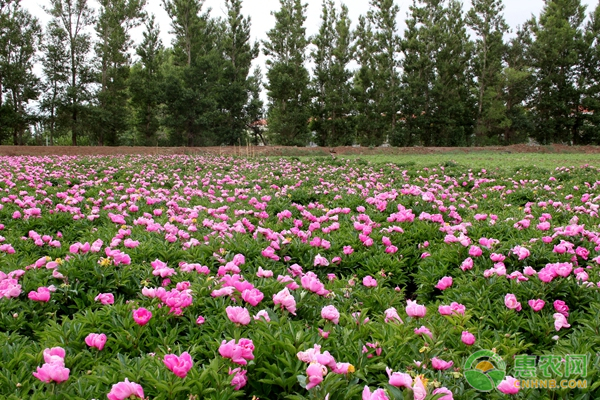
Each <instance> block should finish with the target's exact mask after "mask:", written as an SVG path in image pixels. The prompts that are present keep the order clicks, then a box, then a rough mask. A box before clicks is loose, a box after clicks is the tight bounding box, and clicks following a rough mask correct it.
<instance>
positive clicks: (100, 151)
mask: <svg viewBox="0 0 600 400" xmlns="http://www.w3.org/2000/svg"><path fill="white" fill-rule="evenodd" d="M480 152H497V153H543V154H544V153H545V154H548V153H555V154H561V153H565V154H566V153H583V154H598V153H600V147H599V146H565V145H560V144H555V145H550V146H529V145H523V144H519V145H512V146H490V147H373V148H371V147H286V146H250V147H237V146H228V147H225V146H222V147H107V146H105V147H91V146H75V147H73V146H48V147H46V146H0V155H1V156H44V155H119V154H142V155H144V154H148V155H152V154H163V155H168V154H201V155H216V156H218V155H222V156H241V157H255V156H288V157H291V156H295V157H301V156H328V155H330V154H334V155H356V156H361V155H396V154H398V155H402V154H444V153H465V154H467V153H480Z"/></svg>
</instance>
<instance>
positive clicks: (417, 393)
mask: <svg viewBox="0 0 600 400" xmlns="http://www.w3.org/2000/svg"><path fill="white" fill-rule="evenodd" d="M422 378H423V375H417V377H416V378H415V380H414V382H413V387H412V390H413V395H414V396H413V398H414V400H424V399H425V397H427V389H425V385H424V384H423V380H422Z"/></svg>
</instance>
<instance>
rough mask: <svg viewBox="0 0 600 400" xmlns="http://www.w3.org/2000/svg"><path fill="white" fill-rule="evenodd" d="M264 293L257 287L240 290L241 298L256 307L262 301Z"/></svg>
mask: <svg viewBox="0 0 600 400" xmlns="http://www.w3.org/2000/svg"><path fill="white" fill-rule="evenodd" d="M264 297H265V295H264V294H263V293H262V292H261V291H260V290H258V289H256V288H253V289H245V290H244V291H243V292H242V299H243V300H244V301H245V302H246V303H249V304H250V305H252V306H254V307H256V306H257V305H258V303H260V302H261V301H262V299H263V298H264Z"/></svg>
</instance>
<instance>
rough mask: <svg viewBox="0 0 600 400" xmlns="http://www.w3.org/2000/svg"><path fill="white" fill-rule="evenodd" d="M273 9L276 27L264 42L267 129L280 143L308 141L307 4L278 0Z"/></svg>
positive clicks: (288, 143)
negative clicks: (276, 8)
mask: <svg viewBox="0 0 600 400" xmlns="http://www.w3.org/2000/svg"><path fill="white" fill-rule="evenodd" d="M279 1H280V5H281V8H280V10H279V11H277V12H274V13H273V15H274V16H275V27H274V28H273V29H271V30H270V31H269V32H268V33H267V36H268V38H269V40H268V41H265V42H263V45H264V54H265V55H266V56H267V57H269V59H268V60H267V68H268V71H267V80H268V83H267V86H266V88H267V96H268V98H269V111H268V121H269V132H272V133H273V134H274V135H275V140H276V141H277V142H278V143H279V144H283V145H305V144H307V143H308V139H309V137H308V119H309V117H310V109H309V107H310V97H311V96H310V90H309V83H310V77H309V74H308V70H307V69H306V67H305V65H304V64H305V61H306V54H305V53H306V47H307V45H308V40H307V38H306V32H305V31H306V29H305V28H304V21H305V20H306V16H305V13H306V7H307V6H306V4H304V5H303V4H301V1H300V0H279Z"/></svg>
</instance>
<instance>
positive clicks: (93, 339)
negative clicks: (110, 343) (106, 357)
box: [85, 333, 106, 350]
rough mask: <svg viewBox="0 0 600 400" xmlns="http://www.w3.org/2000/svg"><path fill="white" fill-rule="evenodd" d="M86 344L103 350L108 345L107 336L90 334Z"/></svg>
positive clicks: (86, 338)
mask: <svg viewBox="0 0 600 400" xmlns="http://www.w3.org/2000/svg"><path fill="white" fill-rule="evenodd" d="M85 344H87V345H88V346H90V347H95V348H97V349H98V350H102V349H103V348H104V345H105V344H106V335H105V334H104V333H100V334H98V333H90V334H89V335H87V336H86V337H85Z"/></svg>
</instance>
